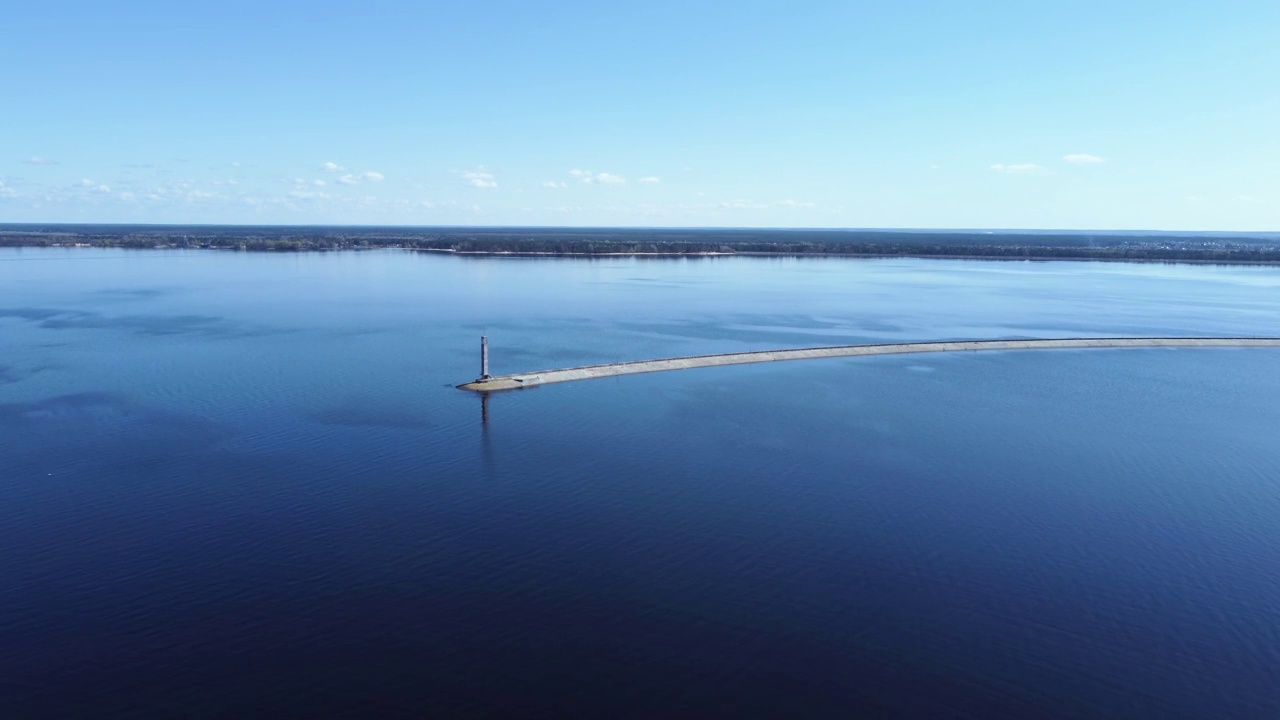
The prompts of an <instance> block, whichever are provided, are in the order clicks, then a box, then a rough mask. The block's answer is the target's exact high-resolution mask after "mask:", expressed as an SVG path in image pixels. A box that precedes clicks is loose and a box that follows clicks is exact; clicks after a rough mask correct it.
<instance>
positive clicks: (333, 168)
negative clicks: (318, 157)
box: [320, 162, 346, 173]
mask: <svg viewBox="0 0 1280 720" xmlns="http://www.w3.org/2000/svg"><path fill="white" fill-rule="evenodd" d="M320 169H321V170H323V171H325V172H332V173H337V172H345V171H346V168H344V167H342V166H341V165H339V164H338V163H336V162H326V163H320Z"/></svg>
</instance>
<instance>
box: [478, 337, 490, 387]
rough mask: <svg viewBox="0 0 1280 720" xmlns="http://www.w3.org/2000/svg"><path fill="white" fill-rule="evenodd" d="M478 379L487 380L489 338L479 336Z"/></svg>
mask: <svg viewBox="0 0 1280 720" xmlns="http://www.w3.org/2000/svg"><path fill="white" fill-rule="evenodd" d="M480 379H481V380H488V379H489V336H488V335H481V336H480Z"/></svg>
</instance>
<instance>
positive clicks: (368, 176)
mask: <svg viewBox="0 0 1280 720" xmlns="http://www.w3.org/2000/svg"><path fill="white" fill-rule="evenodd" d="M384 179H386V178H385V177H384V176H383V174H382V173H380V172H373V171H368V172H362V173H356V174H352V173H347V174H346V175H343V176H342V177H340V178H338V182H340V183H342V184H343V185H359V184H360V183H363V182H382V181H383V180H384Z"/></svg>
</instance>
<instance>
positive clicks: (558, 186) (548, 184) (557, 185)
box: [542, 180, 569, 190]
mask: <svg viewBox="0 0 1280 720" xmlns="http://www.w3.org/2000/svg"><path fill="white" fill-rule="evenodd" d="M542 187H544V188H551V189H552V190H559V189H561V188H567V187H569V183H565V182H556V181H555V180H548V181H546V182H544V183H542Z"/></svg>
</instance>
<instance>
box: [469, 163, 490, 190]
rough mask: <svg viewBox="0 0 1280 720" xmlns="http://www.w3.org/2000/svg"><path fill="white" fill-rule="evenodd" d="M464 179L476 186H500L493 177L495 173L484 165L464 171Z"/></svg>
mask: <svg viewBox="0 0 1280 720" xmlns="http://www.w3.org/2000/svg"><path fill="white" fill-rule="evenodd" d="M462 179H463V180H465V181H466V182H467V184H468V185H470V186H471V187H475V188H496V187H498V181H497V180H496V179H495V178H494V177H493V173H491V172H489V169H488V168H486V167H485V166H483V165H477V166H476V169H475V170H471V171H468V172H464V173H462Z"/></svg>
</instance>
